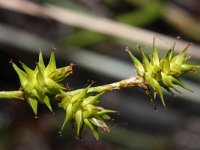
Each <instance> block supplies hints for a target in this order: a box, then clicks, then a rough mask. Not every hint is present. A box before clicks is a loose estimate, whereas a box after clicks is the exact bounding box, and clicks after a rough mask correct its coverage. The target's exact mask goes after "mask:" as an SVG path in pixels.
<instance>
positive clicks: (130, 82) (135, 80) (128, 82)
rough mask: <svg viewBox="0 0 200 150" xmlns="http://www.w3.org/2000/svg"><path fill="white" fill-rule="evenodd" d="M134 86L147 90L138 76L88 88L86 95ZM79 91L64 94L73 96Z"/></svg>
mask: <svg viewBox="0 0 200 150" xmlns="http://www.w3.org/2000/svg"><path fill="white" fill-rule="evenodd" d="M135 86H138V87H142V88H144V89H146V88H147V87H146V86H145V84H144V79H143V78H142V77H140V76H135V77H131V78H128V79H125V80H121V81H119V82H115V83H111V84H106V85H101V86H96V87H90V88H89V89H88V93H95V92H97V93H100V92H108V91H112V90H119V89H123V88H129V87H135ZM81 90H82V89H77V90H74V91H68V92H65V94H66V95H74V94H76V93H78V92H80V91H81Z"/></svg>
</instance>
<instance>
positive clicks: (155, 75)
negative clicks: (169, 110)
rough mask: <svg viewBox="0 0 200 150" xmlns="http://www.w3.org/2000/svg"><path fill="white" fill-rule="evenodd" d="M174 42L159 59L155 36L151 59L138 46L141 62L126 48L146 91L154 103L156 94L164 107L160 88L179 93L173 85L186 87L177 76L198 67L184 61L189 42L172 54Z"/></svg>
mask: <svg viewBox="0 0 200 150" xmlns="http://www.w3.org/2000/svg"><path fill="white" fill-rule="evenodd" d="M175 44H176V43H174V44H173V46H172V48H171V49H170V50H169V51H168V53H167V54H166V56H164V57H163V58H162V59H159V56H158V52H157V48H156V44H155V38H154V39H153V48H152V49H153V55H152V57H151V59H149V58H148V57H147V56H146V55H145V53H144V52H143V50H142V48H141V47H140V46H139V50H140V52H141V55H142V60H143V63H141V62H140V61H139V60H138V59H137V58H136V57H135V56H134V55H133V54H132V53H131V51H130V50H129V49H126V50H127V51H128V53H129V55H130V57H131V59H132V60H133V62H134V65H135V68H136V71H137V74H138V76H141V77H143V78H144V79H145V80H144V81H145V84H146V85H147V87H148V89H147V91H146V93H147V95H148V96H149V97H150V99H151V102H152V103H153V104H154V105H155V98H156V96H154V95H157V94H158V95H159V96H160V99H161V102H162V104H163V106H164V107H166V104H165V101H164V99H163V90H162V88H164V89H166V90H167V91H168V92H169V93H171V94H173V91H172V90H171V89H173V90H175V91H177V92H179V93H180V91H179V90H178V89H177V88H176V86H175V85H178V86H180V87H182V88H184V89H187V88H186V87H185V85H184V84H183V83H182V82H181V81H180V79H179V78H178V77H179V76H181V75H183V74H185V73H187V72H189V71H191V72H195V70H196V69H198V68H200V66H195V65H190V64H186V61H187V60H188V59H189V58H190V57H188V56H187V51H188V50H189V48H190V46H191V43H190V44H188V45H187V46H186V47H185V48H184V50H183V51H182V52H181V53H180V54H177V55H175V56H174V55H173V52H174V49H175ZM187 90H189V89H187ZM189 91H190V90H189Z"/></svg>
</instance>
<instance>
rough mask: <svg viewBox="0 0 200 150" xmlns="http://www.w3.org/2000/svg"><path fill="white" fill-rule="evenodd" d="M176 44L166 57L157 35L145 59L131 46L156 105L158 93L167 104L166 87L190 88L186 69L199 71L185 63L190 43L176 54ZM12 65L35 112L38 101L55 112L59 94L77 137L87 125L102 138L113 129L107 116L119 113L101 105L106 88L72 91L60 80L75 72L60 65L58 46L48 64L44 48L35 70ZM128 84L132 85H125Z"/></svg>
mask: <svg viewBox="0 0 200 150" xmlns="http://www.w3.org/2000/svg"><path fill="white" fill-rule="evenodd" d="M174 47H175V45H174V46H173V47H172V48H171V49H170V50H169V52H168V53H167V54H166V56H165V57H163V58H162V59H159V56H158V52H157V49H156V46H155V38H154V41H153V54H152V57H151V59H149V58H148V57H147V56H146V55H145V54H144V52H143V50H142V48H141V47H139V50H140V52H141V55H142V61H143V62H142V63H141V62H140V61H139V60H138V59H137V58H136V57H135V56H134V55H133V54H132V53H131V52H130V50H129V49H128V48H127V51H128V53H129V55H130V57H131V58H132V60H133V62H134V65H135V69H136V71H137V74H138V76H139V77H140V78H142V80H141V82H142V83H140V85H143V86H142V87H143V88H144V89H145V91H146V93H147V95H148V96H149V97H150V100H151V102H152V103H153V104H154V106H155V99H156V95H157V94H158V95H159V96H160V99H161V101H162V104H163V106H164V107H166V104H165V101H164V99H163V90H162V87H163V88H164V89H166V90H167V91H168V92H169V93H171V94H173V91H172V89H173V90H175V91H177V92H179V90H178V89H177V88H176V86H180V87H182V88H185V89H187V88H186V87H185V86H184V84H183V83H182V82H181V81H180V79H179V78H178V77H179V76H181V75H182V74H185V73H186V72H189V71H195V69H197V68H200V66H194V65H189V64H186V63H185V62H186V60H188V59H189V57H188V56H187V51H188V49H189V47H190V44H189V45H188V46H186V48H185V49H184V50H183V51H182V52H181V53H180V54H177V55H175V56H174V54H173V52H174ZM12 65H13V67H14V69H15V71H16V72H17V74H18V76H19V79H20V83H21V88H20V90H21V92H22V93H23V98H24V100H26V101H27V103H28V104H29V105H30V106H31V108H32V109H33V112H34V114H35V116H37V108H38V103H43V104H45V105H46V106H47V107H48V108H49V110H50V111H51V112H52V111H53V110H52V107H51V103H50V101H51V100H56V101H58V98H59V100H60V101H59V102H60V103H59V106H60V107H61V108H63V109H64V111H65V119H64V122H63V125H62V127H61V131H63V129H64V127H65V126H66V125H67V124H69V123H71V124H72V126H73V125H74V124H76V128H77V137H78V138H79V137H81V133H82V130H83V127H84V125H85V126H87V127H88V128H89V130H90V131H91V132H92V133H93V135H94V136H95V138H96V139H97V140H99V134H98V129H99V128H101V129H103V130H104V131H107V132H109V128H108V126H107V125H106V123H105V122H104V120H110V119H111V117H110V116H109V115H108V114H109V113H115V112H116V111H113V110H109V109H104V108H103V107H100V106H98V103H99V99H100V97H101V96H102V95H103V94H104V92H106V91H102V90H101V92H91V91H90V90H89V89H90V88H91V87H90V86H91V85H90V86H88V87H86V88H83V89H80V90H74V91H72V92H69V91H68V89H67V88H66V87H64V86H63V85H62V84H61V83H60V82H61V81H63V80H64V79H65V78H66V77H67V76H68V75H69V74H71V73H72V66H73V65H72V64H71V65H69V66H65V67H61V68H57V67H56V61H55V56H54V50H53V51H52V53H51V56H50V60H49V63H48V65H47V66H45V64H44V60H43V56H42V53H41V52H40V54H39V61H38V63H37V66H36V67H35V69H34V70H32V69H30V68H29V67H27V66H26V65H25V64H24V63H21V65H22V68H23V69H20V68H19V67H18V66H17V65H16V64H15V63H13V62H12ZM138 86H139V85H138ZM124 87H128V85H124Z"/></svg>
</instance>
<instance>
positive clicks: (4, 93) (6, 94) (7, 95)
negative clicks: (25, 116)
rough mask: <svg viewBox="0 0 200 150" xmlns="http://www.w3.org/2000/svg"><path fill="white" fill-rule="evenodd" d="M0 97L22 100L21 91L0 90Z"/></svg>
mask: <svg viewBox="0 0 200 150" xmlns="http://www.w3.org/2000/svg"><path fill="white" fill-rule="evenodd" d="M0 99H17V100H24V97H23V93H22V91H0Z"/></svg>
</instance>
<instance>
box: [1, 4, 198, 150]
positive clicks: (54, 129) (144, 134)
mask: <svg viewBox="0 0 200 150" xmlns="http://www.w3.org/2000/svg"><path fill="white" fill-rule="evenodd" d="M153 37H156V44H157V46H158V48H159V53H160V56H163V55H164V54H165V53H166V52H167V50H168V49H170V47H171V46H172V45H173V43H174V42H175V41H177V45H176V52H180V51H181V50H182V49H183V48H184V47H185V46H186V45H187V44H188V43H189V42H192V43H193V46H192V48H191V50H190V51H189V55H190V56H191V59H190V63H192V64H193V63H195V64H199V62H200V45H199V44H200V2H199V0H57V1H55V0H0V68H1V70H0V77H1V78H0V88H1V90H5V91H6V90H17V89H19V82H18V78H17V74H16V73H15V71H14V69H13V68H12V66H11V65H10V64H9V61H10V60H11V59H12V60H13V61H15V62H18V61H21V62H24V63H26V64H27V65H29V66H31V67H32V68H34V66H35V64H36V62H37V59H38V52H39V51H40V49H41V50H42V52H43V53H44V56H45V60H46V62H47V61H48V58H49V55H50V52H51V49H52V48H53V47H55V48H56V49H57V50H56V59H57V61H58V66H64V65H68V64H69V63H71V62H72V63H75V64H76V66H75V67H74V72H73V75H71V76H70V77H69V78H68V79H67V80H66V81H65V83H68V85H69V87H70V88H72V89H76V88H82V87H85V86H86V85H88V83H91V82H92V81H94V82H95V83H94V86H97V85H102V84H108V83H112V82H115V81H119V80H122V79H125V78H128V77H130V76H133V75H136V73H135V71H134V70H133V65H132V62H131V60H130V58H129V56H128V55H127V53H126V52H125V51H124V49H125V47H126V46H128V47H130V48H131V50H132V51H133V53H134V54H135V55H136V56H138V57H139V53H138V49H137V47H138V45H141V46H142V47H143V49H144V50H145V52H146V53H148V54H150V53H151V48H152V41H153ZM139 58H140V57H139ZM182 80H183V82H184V83H185V84H186V85H187V87H188V88H190V89H192V90H193V91H194V92H192V93H191V92H188V91H185V90H182V94H176V96H175V97H172V96H170V95H168V94H165V100H166V103H167V110H165V109H164V108H163V107H162V105H161V104H160V102H159V101H158V110H156V111H155V110H154V108H153V106H152V105H151V104H150V102H149V100H148V98H147V97H146V95H145V92H144V91H143V90H141V89H139V88H134V89H125V90H120V91H113V92H111V93H107V94H106V95H105V96H104V97H103V98H102V102H101V105H102V106H104V107H106V108H110V109H114V110H118V111H119V112H120V113H119V115H116V114H115V115H113V116H112V118H113V120H112V121H111V122H108V124H109V126H110V128H111V132H110V133H103V132H101V133H100V134H101V140H100V142H99V143H97V142H96V141H95V139H94V137H93V136H92V135H91V134H90V133H89V132H88V130H87V129H86V130H84V132H83V139H82V140H77V139H76V138H75V129H71V127H70V126H68V127H67V128H66V130H65V132H64V133H63V135H62V136H59V133H58V132H59V130H60V127H61V125H62V121H63V119H64V111H62V110H60V109H58V106H57V104H56V103H55V104H53V105H54V111H55V115H52V114H51V113H50V112H49V110H48V109H47V108H46V107H44V106H39V119H35V118H34V115H33V112H32V110H31V109H30V108H29V106H28V105H27V104H26V103H24V102H23V101H22V102H21V101H14V100H13V101H12V100H1V102H0V150H7V149H12V150H27V149H29V150H58V149H59V150H62V149H74V150H90V149H92V150H102V149H104V150H113V149H115V150H121V149H126V150H169V149H173V150H199V149H200V142H199V141H200V92H199V86H200V72H199V71H197V72H196V74H190V73H189V74H187V75H186V76H184V77H183V78H182Z"/></svg>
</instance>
